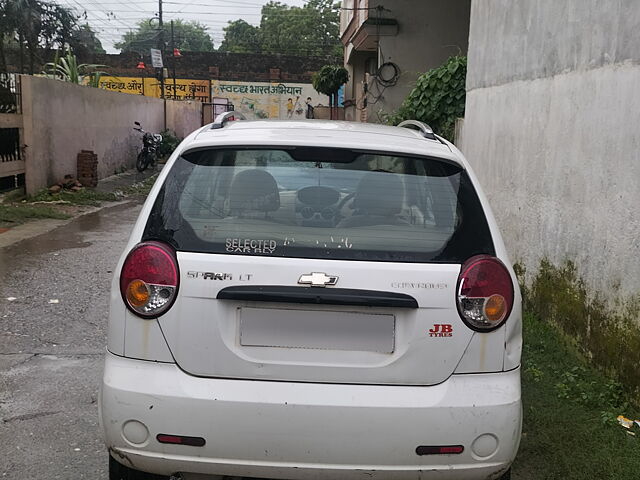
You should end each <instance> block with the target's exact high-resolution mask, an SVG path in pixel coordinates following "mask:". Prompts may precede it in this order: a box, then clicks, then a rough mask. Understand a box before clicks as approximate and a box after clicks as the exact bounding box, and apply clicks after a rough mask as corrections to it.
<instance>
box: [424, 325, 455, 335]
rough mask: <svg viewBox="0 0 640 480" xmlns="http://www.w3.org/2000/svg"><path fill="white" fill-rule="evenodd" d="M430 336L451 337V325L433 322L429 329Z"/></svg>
mask: <svg viewBox="0 0 640 480" xmlns="http://www.w3.org/2000/svg"><path fill="white" fill-rule="evenodd" d="M429 336H430V337H453V326H452V325H451V324H449V323H434V324H433V328H431V329H429Z"/></svg>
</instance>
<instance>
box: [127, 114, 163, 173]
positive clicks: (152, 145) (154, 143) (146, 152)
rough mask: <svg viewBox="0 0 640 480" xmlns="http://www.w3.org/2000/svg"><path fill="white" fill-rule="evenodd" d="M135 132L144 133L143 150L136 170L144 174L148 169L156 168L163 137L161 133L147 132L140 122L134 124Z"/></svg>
mask: <svg viewBox="0 0 640 480" xmlns="http://www.w3.org/2000/svg"><path fill="white" fill-rule="evenodd" d="M134 123H135V125H136V126H135V127H133V129H134V130H136V131H138V132H140V133H142V150H141V151H140V153H138V158H137V159H136V168H137V169H138V171H139V172H144V171H145V170H146V169H147V167H150V166H154V165H155V162H156V158H157V157H158V148H159V147H160V144H161V143H162V135H160V134H159V133H149V132H145V131H144V130H143V129H142V126H141V125H140V122H134Z"/></svg>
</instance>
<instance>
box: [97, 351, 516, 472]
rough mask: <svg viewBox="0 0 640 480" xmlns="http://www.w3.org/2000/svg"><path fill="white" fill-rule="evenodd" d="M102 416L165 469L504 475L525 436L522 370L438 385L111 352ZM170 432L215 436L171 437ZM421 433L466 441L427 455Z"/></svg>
mask: <svg viewBox="0 0 640 480" xmlns="http://www.w3.org/2000/svg"><path fill="white" fill-rule="evenodd" d="M100 416H101V424H102V427H103V430H104V433H105V438H106V442H107V446H108V447H109V449H110V451H111V454H112V455H113V456H114V458H115V459H116V460H118V461H120V462H121V463H123V464H125V465H127V466H131V467H133V468H135V469H138V470H142V471H148V472H153V473H159V474H164V475H169V474H172V473H176V472H190V473H192V474H217V475H238V476H250V477H266V478H282V479H364V478H366V479H371V478H377V479H385V480H391V479H418V478H421V479H429V478H438V479H442V478H449V479H458V480H465V479H489V478H499V476H500V474H501V473H502V472H504V471H505V470H506V469H507V468H508V467H509V465H510V464H511V462H512V461H513V458H514V457H515V454H516V451H517V448H518V444H519V439H520V430H521V418H522V413H521V399H520V371H519V370H513V371H510V372H504V373H494V374H476V375H454V376H452V377H451V378H449V379H448V380H447V381H446V382H444V383H442V384H440V385H436V386H431V387H398V386H375V385H335V384H306V383H287V382H265V381H244V380H224V379H208V378H198V377H193V376H190V375H188V374H185V373H184V372H183V371H181V370H180V369H179V368H178V367H177V366H176V365H174V364H160V363H153V362H147V361H139V360H131V359H126V358H122V357H117V356H115V355H112V354H110V353H107V356H106V362H105V371H104V378H103V384H102V388H101V394H100ZM138 422H139V423H138ZM142 425H144V426H142ZM160 433H162V434H172V435H185V436H195V437H202V438H204V439H205V440H206V445H205V446H203V447H191V446H183V445H168V444H161V443H159V442H158V441H157V440H156V435H157V434H160ZM494 444H495V445H496V446H495V448H494ZM419 445H463V446H464V452H463V453H462V454H458V455H428V456H418V455H417V454H416V447H417V446H419ZM185 477H186V478H189V477H188V475H185Z"/></svg>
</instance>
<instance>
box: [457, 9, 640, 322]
mask: <svg viewBox="0 0 640 480" xmlns="http://www.w3.org/2000/svg"><path fill="white" fill-rule="evenodd" d="M637 7H638V4H637V2H632V1H628V0H602V1H598V2H595V1H591V0H589V1H586V0H585V1H583V0H566V1H563V2H553V1H550V0H540V1H536V2H531V1H530V0H485V1H482V2H473V7H472V17H471V30H470V31H471V34H470V39H469V63H468V65H469V73H468V78H467V90H468V92H467V100H466V113H465V120H464V126H463V128H462V135H461V138H460V139H459V141H458V144H459V146H460V148H461V149H462V150H463V152H464V153H465V154H466V155H467V157H468V159H469V161H470V162H471V164H472V165H473V167H474V170H475V171H476V173H477V174H478V176H479V177H480V181H481V183H482V185H483V188H484V190H485V192H486V193H487V196H488V197H489V199H490V202H491V204H492V208H493V210H494V212H495V215H496V218H497V221H498V223H499V225H500V227H501V229H502V232H503V235H504V237H505V243H506V245H507V248H508V249H509V251H510V254H511V257H512V259H513V260H514V261H520V262H522V263H523V264H524V266H525V267H526V268H527V272H528V273H529V274H530V275H535V274H536V273H537V269H538V267H539V266H540V260H541V259H543V258H547V259H549V260H550V261H551V262H552V263H553V264H555V265H561V264H562V263H563V262H564V261H566V260H570V261H572V262H574V263H575V265H576V268H577V275H578V276H579V277H580V278H582V279H583V280H584V282H585V287H586V289H587V291H588V292H589V293H590V294H591V295H593V296H597V297H599V298H600V299H601V300H603V301H604V302H605V304H607V305H608V307H609V308H611V309H612V311H615V310H616V309H619V308H621V307H622V308H624V300H625V299H627V300H629V299H633V298H640V287H638V282H637V279H638V278H640V210H639V208H638V205H640V129H639V128H638V125H640V88H638V85H640V65H639V59H640V34H638V31H639V30H638V29H637V21H636V20H637V19H640V9H639V8H637ZM581 39H583V40H584V39H588V42H587V41H586V40H585V42H586V43H585V42H582V43H580V41H579V40H581ZM529 279H531V276H529ZM635 320H636V322H637V323H640V319H639V318H638V317H637V315H636V318H635ZM583 321H585V322H586V321H587V320H586V319H583Z"/></svg>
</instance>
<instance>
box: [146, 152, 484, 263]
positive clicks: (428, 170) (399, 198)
mask: <svg viewBox="0 0 640 480" xmlns="http://www.w3.org/2000/svg"><path fill="white" fill-rule="evenodd" d="M143 239H144V240H160V241H164V242H167V243H169V244H171V245H173V247H174V248H175V249H176V250H178V251H186V252H203V253H217V254H228V255H260V256H271V257H297V258H316V259H336V260H366V261H389V262H439V263H451V262H456V263H457V262H462V261H464V260H466V259H467V258H469V257H471V256H473V255H475V254H481V253H484V254H490V255H492V254H494V247H493V242H492V240H491V234H490V232H489V228H488V226H487V221H486V218H485V215H484V212H483V210H482V206H481V204H480V201H479V200H478V197H477V195H476V192H475V190H474V188H473V185H472V184H471V182H470V180H469V177H468V176H467V174H466V172H465V171H464V170H463V169H462V168H461V167H460V166H458V165H457V164H454V163H452V162H450V161H447V160H443V159H437V158H426V157H411V156H404V155H392V154H388V153H384V154H383V153H375V152H361V151H352V150H346V149H332V148H320V147H292V148H288V147H278V148H274V147H270V148H256V147H252V148H251V149H248V148H221V149H206V150H196V151H191V152H188V153H185V154H183V155H182V156H181V157H180V158H178V159H177V160H176V162H175V163H174V164H173V166H172V167H171V171H170V172H169V174H168V175H167V177H166V180H165V182H164V184H163V186H162V189H161V190H160V192H159V194H158V197H157V198H156V201H155V203H154V205H153V209H152V212H151V215H150V217H149V220H148V222H147V225H146V228H145V232H144V238H143Z"/></svg>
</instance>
